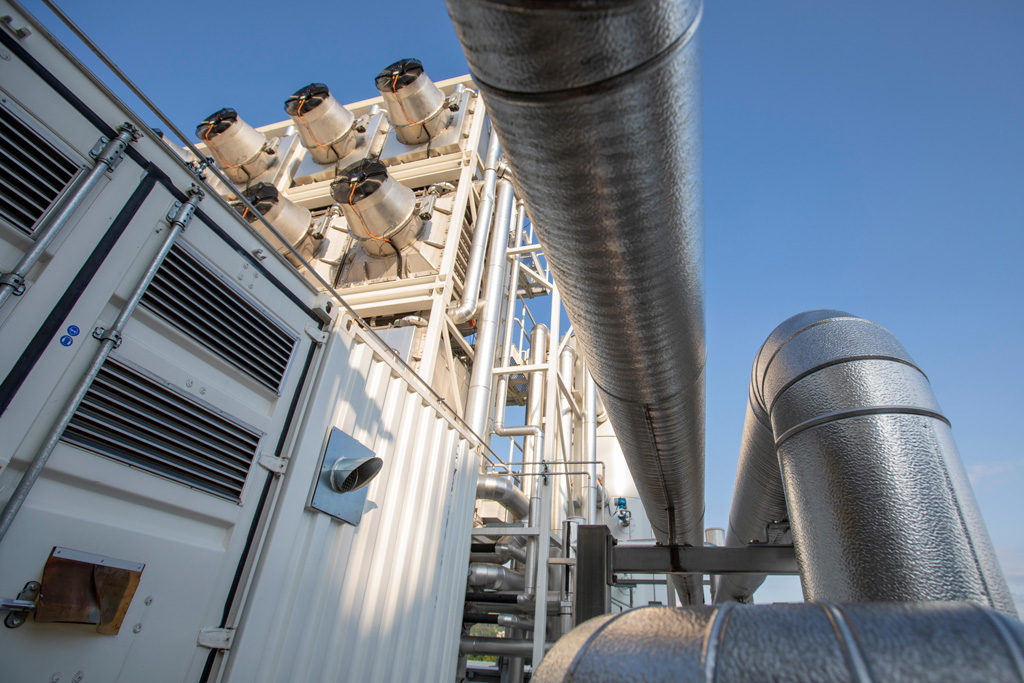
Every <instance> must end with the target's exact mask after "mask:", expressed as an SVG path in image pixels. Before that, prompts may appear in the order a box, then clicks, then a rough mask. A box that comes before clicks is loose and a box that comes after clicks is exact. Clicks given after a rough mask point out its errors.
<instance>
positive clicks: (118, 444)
mask: <svg viewBox="0 0 1024 683" xmlns="http://www.w3.org/2000/svg"><path fill="white" fill-rule="evenodd" d="M262 437H263V433H262V432H260V431H258V430H256V429H254V428H252V427H248V426H246V425H243V424H241V423H239V422H237V421H235V420H233V419H230V418H229V417H227V416H225V415H224V414H223V413H221V412H220V411H218V410H216V409H215V408H212V407H210V406H207V405H204V404H202V403H199V402H198V401H196V400H195V399H193V398H192V397H190V396H188V395H187V394H184V393H182V392H181V391H180V390H178V389H176V388H175V387H172V386H170V385H168V384H166V383H165V382H162V381H160V380H157V379H154V378H153V377H151V376H149V375H148V374H145V373H143V372H141V371H139V370H136V369H134V368H132V367H130V366H128V365H126V364H124V363H121V362H118V361H116V360H114V359H112V358H110V359H108V360H107V361H106V362H105V363H104V364H103V367H102V368H101V369H100V372H99V375H98V376H97V377H96V379H95V380H94V381H93V383H92V386H91V387H90V388H89V391H88V393H87V394H86V395H85V398H84V399H83V400H82V403H81V405H80V406H79V407H78V410H77V411H76V412H75V415H74V417H73V418H72V419H71V423H70V424H69V425H68V427H67V429H66V430H65V431H64V435H63V437H62V438H63V440H64V441H67V442H68V443H72V444H75V445H77V446H81V447H82V448H85V449H87V450H90V451H93V452H94V453H99V454H100V455H105V456H107V457H110V458H113V459H114V460H119V461H121V462H123V463H126V464H128V465H133V466H135V467H138V468H141V469H144V470H146V471H148V472H152V473H154V474H158V475H161V476H163V477H166V478H168V479H172V480H174V481H176V482H178V483H181V484H185V485H186V486H191V487H193V488H196V489H200V490H202V491H206V492H208V493H212V494H214V495H217V496H222V497H224V498H228V499H230V500H233V501H239V500H240V499H241V496H242V487H243V486H244V485H245V479H246V476H248V474H249V468H250V467H251V466H252V463H253V460H254V459H255V458H256V454H257V451H258V450H259V446H260V440H261V438H262Z"/></svg>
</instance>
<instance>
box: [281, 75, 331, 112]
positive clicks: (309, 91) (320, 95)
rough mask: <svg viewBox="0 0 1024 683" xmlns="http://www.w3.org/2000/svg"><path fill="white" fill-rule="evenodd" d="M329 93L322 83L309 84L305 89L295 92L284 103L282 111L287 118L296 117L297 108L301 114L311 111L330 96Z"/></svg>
mask: <svg viewBox="0 0 1024 683" xmlns="http://www.w3.org/2000/svg"><path fill="white" fill-rule="evenodd" d="M330 94H331V91H330V90H328V89H327V86H326V85H324V84H323V83H310V84H309V85H307V86H306V87H305V88H300V89H298V90H296V91H295V92H294V93H293V94H292V96H291V97H289V98H288V99H287V100H285V101H284V110H285V112H287V114H288V115H289V116H298V115H299V107H302V111H303V112H308V111H312V110H313V109H316V108H317V107H319V106H320V104H321V103H322V102H323V101H324V100H325V99H327V98H328V96H330Z"/></svg>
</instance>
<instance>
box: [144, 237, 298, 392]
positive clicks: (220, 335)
mask: <svg viewBox="0 0 1024 683" xmlns="http://www.w3.org/2000/svg"><path fill="white" fill-rule="evenodd" d="M142 304H143V305H145V306H146V307H147V308H149V309H150V310H151V311H153V312H154V313H156V314H157V315H158V316H160V317H161V318H163V319H164V320H166V321H167V322H169V323H170V324H171V325H174V326H175V327H177V328H178V329H179V330H181V331H182V332H184V333H185V334H187V335H188V336H190V337H192V338H193V339H195V340H196V341H197V342H199V343H200V344H202V345H203V346H205V347H206V348H208V349H210V350H211V351H213V352H214V353H216V354H217V355H219V356H220V357H221V358H223V359H224V360H226V361H227V362H229V363H231V364H232V365H234V366H235V367H236V368H238V369H239V370H241V371H242V372H244V373H245V374H247V375H249V376H250V377H252V378H253V379H255V380H256V381H257V382H259V383H260V384H263V385H264V386H266V387H268V388H270V389H272V390H273V391H275V392H278V391H280V389H281V384H282V383H283V382H284V375H285V371H286V370H287V369H288V363H289V361H290V360H291V357H292V352H293V351H294V350H295V346H296V344H297V343H298V340H297V339H296V338H295V337H294V336H292V335H291V334H290V333H289V332H288V330H287V329H286V328H284V327H283V326H282V325H281V324H280V323H278V322H277V321H276V320H274V319H273V318H271V317H270V316H268V315H267V314H266V313H264V312H263V311H261V310H260V309H259V308H258V307H257V306H256V305H255V304H254V303H252V301H250V300H249V298H248V297H246V296H245V295H244V294H242V293H241V292H240V291H238V289H236V288H235V287H234V286H233V285H230V284H228V283H227V282H225V281H224V280H223V279H222V278H220V277H218V276H217V275H216V274H215V273H214V272H213V271H212V270H211V269H210V268H209V267H208V266H207V265H206V264H205V263H203V262H202V261H201V260H200V259H199V258H198V257H196V256H195V255H194V254H192V253H191V252H189V251H188V250H187V249H185V248H184V247H181V246H180V245H175V246H174V248H173V249H172V250H171V253H170V254H169V255H168V256H167V259H166V260H165V261H164V263H163V265H162V266H161V267H160V270H159V271H158V272H157V275H156V278H154V279H153V282H152V284H150V286H149V289H148V290H147V291H146V295H145V296H144V297H143V299H142Z"/></svg>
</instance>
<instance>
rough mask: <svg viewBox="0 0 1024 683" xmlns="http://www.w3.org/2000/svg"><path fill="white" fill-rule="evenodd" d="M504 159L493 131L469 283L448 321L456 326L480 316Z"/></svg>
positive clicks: (472, 249) (470, 249)
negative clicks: (500, 164)
mask: <svg viewBox="0 0 1024 683" xmlns="http://www.w3.org/2000/svg"><path fill="white" fill-rule="evenodd" d="M500 157H501V143H500V142H499V141H498V136H497V135H495V134H494V130H493V129H492V130H491V139H490V140H489V141H488V142H487V155H486V157H485V158H484V184H483V192H482V194H481V195H480V205H479V207H478V208H477V212H476V225H474V226H473V241H472V242H471V243H470V246H469V263H468V264H467V265H466V279H465V281H464V282H463V283H462V299H460V300H459V303H458V305H457V306H453V307H452V308H450V309H448V317H450V318H451V319H452V321H453V322H455V323H456V324H458V323H464V322H466V321H467V320H469V319H470V318H472V317H473V316H474V315H476V307H477V302H478V301H479V293H480V280H481V278H482V277H483V274H484V256H485V255H486V252H487V235H488V234H489V232H490V227H491V216H492V215H493V214H494V186H495V183H497V181H498V159H499V158H500Z"/></svg>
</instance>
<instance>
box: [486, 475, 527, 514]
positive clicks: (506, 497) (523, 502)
mask: <svg viewBox="0 0 1024 683" xmlns="http://www.w3.org/2000/svg"><path fill="white" fill-rule="evenodd" d="M476 497H477V498H479V499H481V500H493V501H494V502H496V503H498V504H499V505H501V506H502V507H504V508H505V509H506V510H508V511H509V512H511V513H512V516H513V517H514V518H515V520H516V521H517V522H518V521H519V520H521V519H526V517H527V515H529V514H530V499H529V498H527V497H526V494H525V493H523V492H522V491H520V490H519V489H518V488H516V485H515V484H513V483H512V478H511V477H499V476H496V475H493V474H482V475H480V478H479V479H477V480H476Z"/></svg>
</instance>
